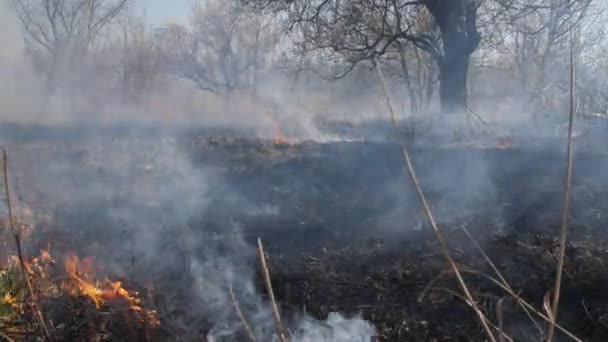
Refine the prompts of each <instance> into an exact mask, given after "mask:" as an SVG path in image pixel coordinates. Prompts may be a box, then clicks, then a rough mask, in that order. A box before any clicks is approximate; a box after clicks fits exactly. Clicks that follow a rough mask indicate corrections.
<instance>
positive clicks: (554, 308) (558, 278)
mask: <svg viewBox="0 0 608 342" xmlns="http://www.w3.org/2000/svg"><path fill="white" fill-rule="evenodd" d="M569 33H570V89H569V91H570V108H569V112H568V142H567V150H566V178H565V179H564V193H563V197H562V203H563V204H562V224H561V228H560V233H559V256H558V261H557V270H556V274H555V285H554V286H553V301H552V303H551V324H550V325H549V329H548V330H547V342H551V341H553V335H554V333H555V321H556V320H557V312H558V307H559V296H560V292H561V287H562V274H563V269H564V257H565V255H566V243H567V239H568V214H569V210H570V186H571V184H572V161H573V158H572V154H573V151H572V145H573V141H572V126H573V123H574V82H575V80H574V76H575V75H574V39H573V33H572V28H570V30H569Z"/></svg>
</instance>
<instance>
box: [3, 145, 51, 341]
mask: <svg viewBox="0 0 608 342" xmlns="http://www.w3.org/2000/svg"><path fill="white" fill-rule="evenodd" d="M2 171H3V174H4V193H5V195H6V206H7V208H8V222H9V225H10V227H11V232H12V234H13V238H14V240H15V247H16V249H17V258H18V259H19V266H20V268H21V273H22V274H23V279H24V280H25V283H26V285H27V289H28V292H29V295H30V299H31V303H30V307H31V309H32V312H33V314H34V317H36V320H37V321H38V324H40V328H41V329H42V333H43V337H44V339H45V340H46V341H52V340H53V338H52V336H51V334H50V332H49V329H48V328H47V326H46V321H45V320H44V316H43V315H42V311H41V310H40V307H39V306H38V299H37V297H36V292H35V291H34V286H33V285H32V281H31V280H30V277H29V276H28V274H27V267H26V266H25V260H24V258H23V248H22V246H21V236H20V234H19V230H17V227H16V225H15V218H14V217H13V205H12V203H11V192H10V186H9V181H8V157H7V153H6V149H5V148H4V147H3V148H2Z"/></svg>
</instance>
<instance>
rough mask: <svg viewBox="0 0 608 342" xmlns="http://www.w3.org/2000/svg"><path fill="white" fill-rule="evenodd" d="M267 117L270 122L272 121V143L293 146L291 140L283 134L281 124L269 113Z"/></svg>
mask: <svg viewBox="0 0 608 342" xmlns="http://www.w3.org/2000/svg"><path fill="white" fill-rule="evenodd" d="M266 116H267V117H268V120H270V125H271V126H272V132H273V134H272V143H273V144H275V145H291V142H290V140H289V138H287V136H285V135H284V134H283V133H282V131H281V125H279V122H278V121H277V120H276V119H275V118H274V117H273V115H272V114H270V113H267V115H266Z"/></svg>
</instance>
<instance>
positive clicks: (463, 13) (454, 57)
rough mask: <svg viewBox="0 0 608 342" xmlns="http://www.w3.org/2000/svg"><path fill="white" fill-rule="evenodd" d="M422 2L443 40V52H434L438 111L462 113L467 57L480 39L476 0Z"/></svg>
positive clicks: (465, 96)
mask: <svg viewBox="0 0 608 342" xmlns="http://www.w3.org/2000/svg"><path fill="white" fill-rule="evenodd" d="M425 5H426V7H427V9H428V10H429V12H430V13H431V15H432V16H433V18H434V19H435V22H436V23H437V26H438V27H439V30H440V32H441V41H442V43H443V54H442V55H439V54H438V53H435V54H434V55H435V58H436V60H437V63H438V65H439V83H440V84H439V98H440V100H441V111H442V112H443V113H444V114H465V113H466V108H467V73H468V70H469V59H470V57H471V55H472V54H473V52H474V51H475V49H476V48H477V46H478V45H479V42H480V41H481V34H480V33H479V31H478V30H477V9H478V4H477V1H474V0H450V1H442V0H427V1H426V2H425Z"/></svg>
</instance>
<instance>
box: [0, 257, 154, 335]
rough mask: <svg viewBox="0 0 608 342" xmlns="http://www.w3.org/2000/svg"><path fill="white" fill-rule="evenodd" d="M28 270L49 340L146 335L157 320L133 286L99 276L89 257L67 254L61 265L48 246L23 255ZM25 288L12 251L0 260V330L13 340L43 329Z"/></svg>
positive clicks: (36, 333)
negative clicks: (0, 262) (29, 255)
mask: <svg viewBox="0 0 608 342" xmlns="http://www.w3.org/2000/svg"><path fill="white" fill-rule="evenodd" d="M26 270H27V276H28V278H29V280H30V281H31V283H32V285H33V288H34V291H35V294H36V297H37V298H38V299H39V302H40V305H41V309H42V310H43V312H44V313H45V318H46V319H47V320H48V321H47V322H46V323H47V326H48V327H49V330H50V334H51V337H52V339H53V340H66V339H67V340H71V339H79V338H85V339H88V338H90V337H91V336H98V337H99V338H101V340H108V339H111V340H116V338H123V337H127V336H129V338H142V337H144V336H145V337H144V339H145V340H148V339H149V338H150V334H151V332H153V331H154V330H155V329H157V328H158V327H159V326H160V321H159V319H158V317H157V315H156V312H155V311H153V310H147V309H145V308H144V307H143V304H142V301H141V299H140V298H139V294H138V293H137V292H134V291H130V290H128V289H126V288H125V287H123V284H122V283H121V282H120V281H112V280H110V279H108V278H107V277H104V278H101V279H103V280H98V278H96V276H95V273H96V272H95V263H94V260H93V259H92V258H83V259H82V260H81V259H79V258H78V257H77V256H76V255H75V254H68V255H67V256H66V257H65V261H64V267H58V263H57V262H56V260H55V258H54V257H53V256H52V255H51V254H50V253H49V251H46V250H42V251H41V252H40V255H39V256H37V257H34V258H31V259H30V260H28V261H26ZM26 289H27V286H26V284H25V280H24V279H23V276H21V273H20V270H19V261H18V259H17V258H16V257H10V258H9V261H8V262H7V263H6V264H4V265H2V266H0V331H2V332H3V334H4V335H6V336H8V337H9V338H11V339H13V340H15V341H29V340H34V339H35V337H36V336H40V335H41V334H40V333H41V332H40V327H39V326H37V324H36V323H35V321H33V320H32V319H31V317H30V315H31V314H30V311H28V306H29V305H30V303H29V294H28V291H26ZM125 332H126V333H125Z"/></svg>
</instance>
